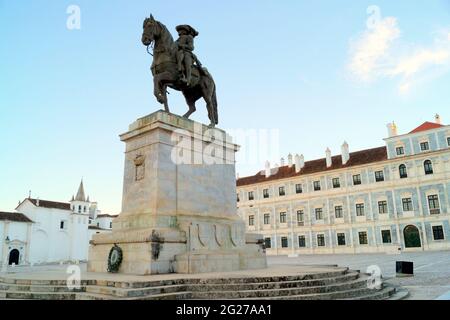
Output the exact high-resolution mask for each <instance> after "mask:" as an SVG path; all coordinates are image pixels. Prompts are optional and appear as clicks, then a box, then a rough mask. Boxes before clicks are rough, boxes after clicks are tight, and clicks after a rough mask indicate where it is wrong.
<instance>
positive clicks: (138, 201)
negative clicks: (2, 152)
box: [88, 111, 267, 275]
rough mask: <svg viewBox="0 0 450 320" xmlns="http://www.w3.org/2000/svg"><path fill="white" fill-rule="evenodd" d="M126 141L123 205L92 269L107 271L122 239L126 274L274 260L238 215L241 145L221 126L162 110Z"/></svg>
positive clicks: (261, 264) (95, 244) (230, 267)
mask: <svg viewBox="0 0 450 320" xmlns="http://www.w3.org/2000/svg"><path fill="white" fill-rule="evenodd" d="M120 137H121V140H122V141H123V142H125V143H126V152H125V173H124V186H123V199H122V212H121V214H120V216H119V217H118V218H117V219H115V220H114V222H113V230H112V233H110V234H97V235H95V236H94V237H93V240H92V241H91V246H90V249H89V261H88V271H91V272H106V271H107V265H108V263H107V261H108V254H109V251H110V250H111V248H112V247H113V246H114V244H117V245H118V246H119V247H121V248H122V250H123V262H122V265H121V268H120V270H119V273H129V274H139V275H145V274H157V273H170V272H177V273H201V272H219V271H220V272H223V271H236V270H243V269H253V268H254V269H261V268H265V267H266V265H267V264H266V256H265V252H264V249H263V246H262V243H263V241H262V237H259V236H256V235H251V234H247V235H246V233H245V225H244V222H243V221H242V220H241V219H240V218H239V217H238V215H237V205H236V178H235V152H236V151H237V150H238V146H237V145H235V144H233V143H232V142H231V138H230V137H229V136H228V135H227V134H226V133H225V131H223V130H220V129H211V128H209V127H207V126H205V125H202V124H200V123H197V122H194V121H191V120H187V119H185V118H182V117H179V116H176V115H173V114H169V113H166V112H164V111H158V112H155V113H153V114H150V115H148V116H146V117H144V118H141V119H138V120H137V121H136V122H134V123H133V124H131V125H130V128H129V131H128V132H127V133H125V134H123V135H121V136H120Z"/></svg>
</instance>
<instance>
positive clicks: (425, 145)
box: [420, 141, 430, 151]
mask: <svg viewBox="0 0 450 320" xmlns="http://www.w3.org/2000/svg"><path fill="white" fill-rule="evenodd" d="M420 150H421V151H427V150H430V144H429V143H428V141H426V142H421V143H420Z"/></svg>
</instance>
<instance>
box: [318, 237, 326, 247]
mask: <svg viewBox="0 0 450 320" xmlns="http://www.w3.org/2000/svg"><path fill="white" fill-rule="evenodd" d="M317 246H318V247H325V235H323V234H318V235H317Z"/></svg>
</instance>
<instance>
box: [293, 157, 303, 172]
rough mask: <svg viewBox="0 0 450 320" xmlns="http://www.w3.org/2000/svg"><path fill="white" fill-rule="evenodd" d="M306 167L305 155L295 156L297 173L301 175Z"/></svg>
mask: <svg viewBox="0 0 450 320" xmlns="http://www.w3.org/2000/svg"><path fill="white" fill-rule="evenodd" d="M304 166H305V157H304V156H303V155H301V156H299V155H298V154H296V155H295V172H296V173H299V172H300V170H302V168H303V167H304Z"/></svg>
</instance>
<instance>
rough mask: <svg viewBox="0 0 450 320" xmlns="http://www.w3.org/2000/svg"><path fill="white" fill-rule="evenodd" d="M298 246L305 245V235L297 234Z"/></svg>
mask: <svg viewBox="0 0 450 320" xmlns="http://www.w3.org/2000/svg"><path fill="white" fill-rule="evenodd" d="M298 247H299V248H304V247H306V239H305V236H298Z"/></svg>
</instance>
